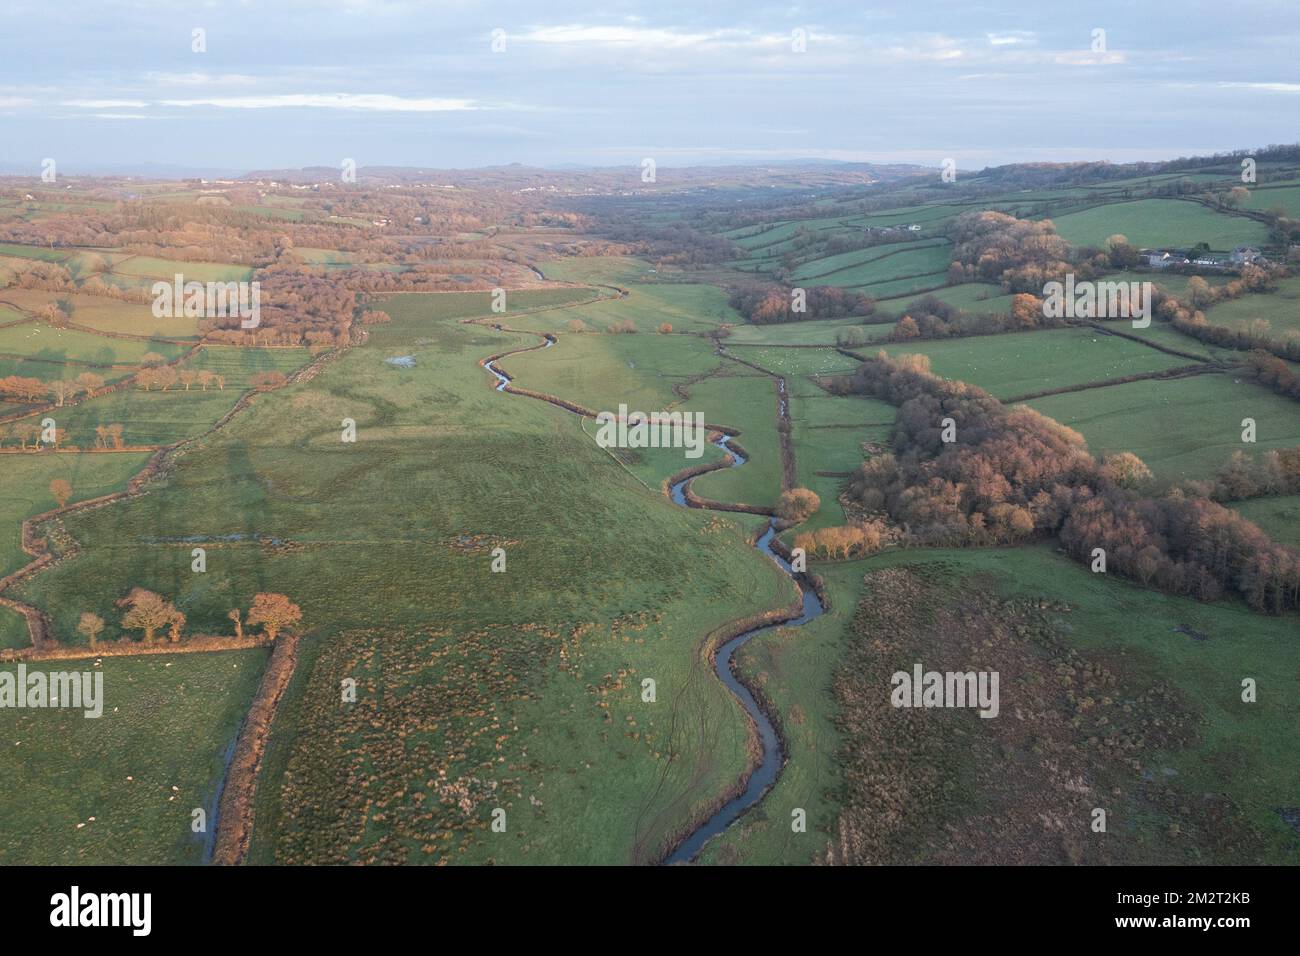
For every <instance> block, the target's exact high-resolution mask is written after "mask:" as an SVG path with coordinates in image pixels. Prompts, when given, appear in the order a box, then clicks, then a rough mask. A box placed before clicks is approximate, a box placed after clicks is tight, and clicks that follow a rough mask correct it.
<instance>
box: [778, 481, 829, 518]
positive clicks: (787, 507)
mask: <svg viewBox="0 0 1300 956" xmlns="http://www.w3.org/2000/svg"><path fill="white" fill-rule="evenodd" d="M821 506H822V500H821V498H819V497H818V496H817V492H815V491H811V490H810V489H808V488H791V489H790V490H789V491H785V492H782V493H781V500H780V501H779V502H778V503H777V506H776V513H777V516H778V517H780V518H784V519H785V520H786V521H794V522H799V521H806V520H807V519H808V518H810V517H812V516H813V515H814V514H816V513H817V509H818V508H820V507H821Z"/></svg>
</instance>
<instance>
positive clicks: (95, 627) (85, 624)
mask: <svg viewBox="0 0 1300 956" xmlns="http://www.w3.org/2000/svg"><path fill="white" fill-rule="evenodd" d="M77 630H78V631H80V632H81V633H82V634H84V635H85V636H86V640H88V641H90V647H91V649H92V650H93V649H94V647H95V639H96V638H97V637H99V634H100V632H101V631H103V630H104V619H103V618H102V617H100V616H99V615H98V614H91V613H90V612H89V611H83V612H82V614H81V620H80V621H78V622H77Z"/></svg>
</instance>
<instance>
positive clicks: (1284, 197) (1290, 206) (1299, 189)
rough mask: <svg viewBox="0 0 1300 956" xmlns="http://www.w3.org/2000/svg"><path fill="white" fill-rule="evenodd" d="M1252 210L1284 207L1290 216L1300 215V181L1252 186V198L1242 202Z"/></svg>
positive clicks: (1243, 205) (1245, 207)
mask: <svg viewBox="0 0 1300 956" xmlns="http://www.w3.org/2000/svg"><path fill="white" fill-rule="evenodd" d="M1242 208H1243V209H1249V210H1251V211H1252V212H1271V211H1272V210H1274V209H1282V210H1284V211H1285V212H1286V213H1287V214H1288V215H1289V216H1291V217H1292V218H1295V217H1297V216H1300V183H1276V184H1275V183H1268V184H1267V185H1261V186H1253V187H1251V188H1250V198H1249V199H1248V200H1246V202H1244V203H1243V204H1242Z"/></svg>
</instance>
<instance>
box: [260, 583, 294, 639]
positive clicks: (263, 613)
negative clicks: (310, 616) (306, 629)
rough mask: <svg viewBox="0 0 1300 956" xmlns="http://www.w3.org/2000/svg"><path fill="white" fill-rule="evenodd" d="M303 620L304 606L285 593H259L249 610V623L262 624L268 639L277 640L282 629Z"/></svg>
mask: <svg viewBox="0 0 1300 956" xmlns="http://www.w3.org/2000/svg"><path fill="white" fill-rule="evenodd" d="M301 620H302V608H300V607H298V605H296V604H294V603H293V602H292V601H290V600H289V599H288V598H287V597H285V596H284V595H283V594H259V595H257V596H256V597H254V598H253V606H252V607H251V608H249V610H248V623H249V624H261V625H262V630H263V631H264V632H265V633H266V636H267V639H269V640H272V641H273V640H275V638H276V636H277V635H279V633H280V631H282V630H283V629H284V628H286V627H288V626H289V625H290V624H297V623H298V622H299V621H301Z"/></svg>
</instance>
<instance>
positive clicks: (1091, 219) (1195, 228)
mask: <svg viewBox="0 0 1300 956" xmlns="http://www.w3.org/2000/svg"><path fill="white" fill-rule="evenodd" d="M1053 222H1055V223H1056V231H1057V232H1058V233H1059V234H1060V235H1061V236H1063V237H1064V238H1065V239H1066V240H1067V241H1069V242H1071V243H1074V244H1075V245H1082V246H1097V247H1101V246H1103V245H1104V244H1105V242H1106V240H1107V239H1108V238H1109V237H1110V236H1113V235H1115V234H1117V233H1118V234H1119V235H1122V236H1124V237H1126V238H1127V239H1128V241H1129V242H1130V243H1131V244H1132V245H1135V246H1139V247H1143V246H1145V247H1152V248H1163V247H1166V246H1171V247H1176V248H1186V247H1189V246H1193V245H1195V244H1196V243H1198V242H1204V243H1207V244H1208V245H1209V247H1210V248H1211V249H1213V250H1216V251H1218V252H1227V251H1230V250H1231V249H1232V248H1233V247H1234V246H1246V245H1249V246H1259V245H1263V244H1264V243H1266V242H1267V241H1268V227H1267V226H1264V225H1263V224H1262V223H1258V222H1256V221H1254V220H1253V219H1246V218H1244V217H1241V216H1231V215H1228V214H1226V213H1220V212H1215V211H1214V210H1212V209H1207V208H1206V207H1205V206H1202V205H1200V204H1198V203H1194V202H1187V201H1183V200H1177V199H1141V200H1136V201H1134V202H1122V203H1109V204H1106V205H1101V206H1094V207H1093V208H1091V209H1086V210H1084V211H1082V212H1074V213H1070V214H1068V215H1065V216H1060V217H1057V218H1054V219H1053Z"/></svg>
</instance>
